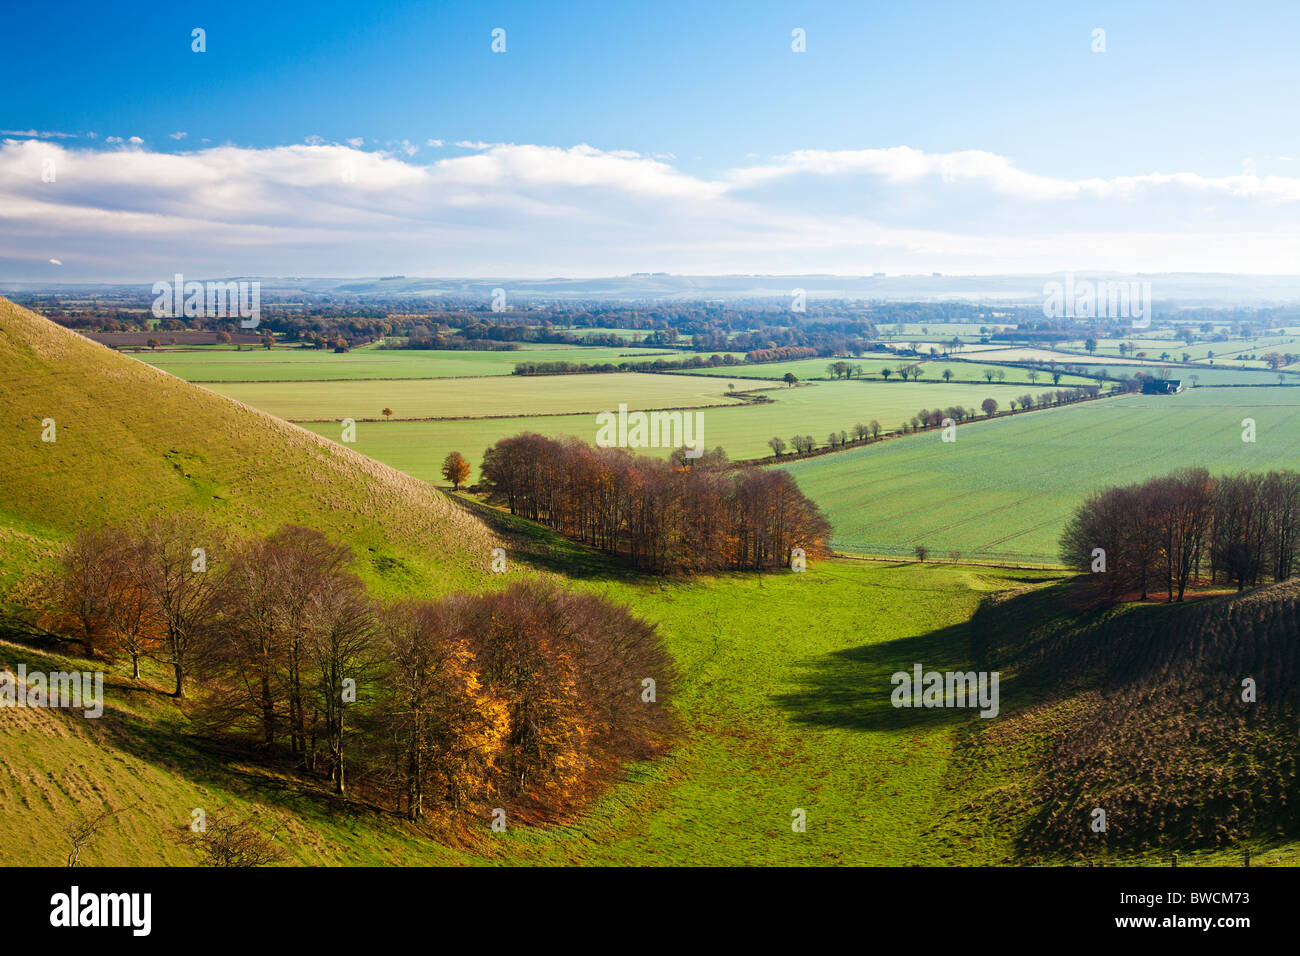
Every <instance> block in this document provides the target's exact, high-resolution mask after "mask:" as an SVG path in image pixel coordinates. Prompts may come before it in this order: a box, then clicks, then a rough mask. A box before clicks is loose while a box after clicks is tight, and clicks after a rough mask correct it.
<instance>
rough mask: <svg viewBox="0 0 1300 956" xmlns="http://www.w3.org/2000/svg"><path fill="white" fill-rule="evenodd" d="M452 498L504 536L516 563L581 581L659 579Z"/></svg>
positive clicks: (488, 509)
mask: <svg viewBox="0 0 1300 956" xmlns="http://www.w3.org/2000/svg"><path fill="white" fill-rule="evenodd" d="M450 497H451V498H452V499H453V500H454V501H456V502H457V503H458V504H459V505H460V506H461V507H462V508H464V509H465V510H466V511H468V512H469V513H470V514H472V515H474V517H476V518H478V519H479V520H480V521H482V522H483V523H484V524H486V525H487V526H488V528H490V529H491V530H492V531H493V532H494V533H495V534H498V535H500V536H501V537H502V538H503V539H505V540H503V541H502V544H503V546H504V547H505V548H506V550H507V553H508V558H509V560H511V561H514V562H515V563H519V564H527V565H529V566H530V567H532V568H535V569H536V570H538V571H547V572H550V573H552V574H560V575H564V576H565V577H569V578H574V579H578V580H619V581H623V582H625V583H629V584H649V583H653V582H656V581H659V580H660V578H658V577H655V576H654V575H648V574H644V573H642V572H639V571H637V570H636V569H634V568H632V567H629V566H628V565H627V564H625V563H624V562H622V561H620V560H619V559H617V558H615V557H612V556H611V555H607V554H604V553H602V552H600V551H597V550H596V549H594V548H591V547H589V546H587V545H585V544H580V543H578V542H576V541H572V540H570V539H569V538H566V537H565V536H564V535H562V534H560V533H559V532H558V531H552V530H551V529H550V528H546V527H543V526H542V525H539V524H537V523H536V522H533V521H528V520H526V519H524V518H519V517H516V516H515V515H512V514H510V513H509V512H508V511H502V510H500V509H499V508H494V507H492V506H491V505H487V504H484V503H483V502H481V501H478V500H476V499H474V498H471V497H469V496H467V495H455V494H452V495H450Z"/></svg>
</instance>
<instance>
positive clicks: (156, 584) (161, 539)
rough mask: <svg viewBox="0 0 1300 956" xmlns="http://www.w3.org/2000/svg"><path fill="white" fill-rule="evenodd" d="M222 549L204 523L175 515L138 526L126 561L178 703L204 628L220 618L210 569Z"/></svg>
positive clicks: (218, 540) (214, 580)
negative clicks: (156, 636)
mask: <svg viewBox="0 0 1300 956" xmlns="http://www.w3.org/2000/svg"><path fill="white" fill-rule="evenodd" d="M221 544H222V542H221V540H220V538H219V537H217V536H216V534H215V533H214V532H213V531H212V530H211V529H210V528H207V527H205V526H204V525H203V524H202V523H201V522H200V521H198V520H196V519H193V518H190V517H187V516H176V515H173V516H169V517H166V518H155V519H154V520H152V521H149V522H147V523H145V524H141V525H139V526H137V528H136V530H135V534H134V535H133V538H132V541H131V547H130V550H129V552H128V555H127V558H126V561H127V564H128V566H129V568H130V574H131V575H132V576H133V579H134V584H135V586H137V587H139V589H140V590H141V592H142V593H143V595H144V598H145V600H146V601H147V602H148V603H147V608H148V611H147V613H148V615H149V617H150V618H151V619H152V620H153V621H154V622H155V624H156V626H157V627H158V630H159V632H160V635H161V637H162V641H161V650H162V654H163V659H164V660H165V661H166V662H167V663H168V665H170V667H171V668H172V674H173V676H174V678H175V682H176V688H175V690H174V691H173V692H172V696H174V697H184V696H185V680H186V676H187V672H188V669H189V667H190V665H191V664H192V663H193V662H194V660H195V656H196V654H197V652H198V650H199V648H200V645H201V642H202V638H203V633H204V628H205V627H207V626H208V625H209V623H210V622H211V621H213V620H214V618H215V613H216V608H215V602H214V596H215V594H216V583H217V582H216V575H215V574H213V573H210V572H209V566H210V564H212V563H213V562H214V560H215V559H216V558H217V557H218V555H219V554H220V548H221Z"/></svg>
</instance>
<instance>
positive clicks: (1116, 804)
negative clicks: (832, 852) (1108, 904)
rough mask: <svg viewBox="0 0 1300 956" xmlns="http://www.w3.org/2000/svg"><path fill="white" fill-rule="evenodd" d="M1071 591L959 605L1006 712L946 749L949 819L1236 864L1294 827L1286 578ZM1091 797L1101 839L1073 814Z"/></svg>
mask: <svg viewBox="0 0 1300 956" xmlns="http://www.w3.org/2000/svg"><path fill="white" fill-rule="evenodd" d="M1072 603H1073V594H1072V592H1071V591H1070V589H1069V585H1068V584H1060V585H1056V586H1054V587H1050V588H1047V589H1042V590H1037V591H1031V592H1025V593H1022V594H1019V595H1015V596H1005V595H1003V596H999V597H998V598H994V599H992V600H990V601H988V602H986V604H985V606H984V607H983V608H981V610H980V611H979V612H978V613H977V614H976V615H975V616H974V617H973V619H972V622H971V626H972V641H973V647H972V652H973V656H974V657H975V658H976V659H977V660H980V661H981V663H982V666H984V667H988V668H990V669H995V670H999V671H1001V673H1002V694H1003V702H1004V705H1003V715H1004V718H1005V719H1003V718H1000V719H999V720H997V721H993V722H990V724H989V725H988V726H977V727H975V728H973V729H972V731H971V732H970V733H968V734H967V735H966V737H965V740H964V742H963V744H962V746H961V747H960V748H959V749H958V753H957V759H956V760H955V762H954V765H953V771H952V774H951V776H952V778H953V780H954V781H957V784H956V792H957V793H958V794H960V800H959V801H958V802H957V803H956V806H955V809H954V810H953V811H952V817H951V818H950V819H949V820H948V821H947V822H948V824H949V825H951V824H952V823H953V822H954V818H957V819H963V820H964V821H965V823H966V824H967V825H969V826H970V827H971V828H972V831H973V832H974V831H979V830H984V831H987V830H989V829H996V830H1000V831H1002V832H1003V833H1004V834H1009V835H1014V838H1015V843H1016V848H1017V850H1016V852H1017V855H1019V856H1021V857H1022V858H1024V859H1028V860H1031V861H1058V860H1080V859H1089V860H1107V859H1110V860H1115V859H1134V858H1136V859H1146V860H1152V859H1163V858H1164V857H1166V856H1167V855H1168V854H1169V853H1170V852H1175V851H1176V852H1179V853H1180V854H1183V853H1192V854H1200V855H1207V854H1208V855H1209V858H1211V859H1212V858H1214V855H1215V854H1218V855H1220V856H1222V855H1223V854H1230V855H1229V857H1228V858H1229V859H1232V860H1233V861H1234V862H1236V861H1237V859H1238V858H1237V857H1236V856H1234V855H1233V854H1238V853H1239V852H1240V850H1241V849H1242V848H1244V847H1251V848H1252V849H1253V850H1255V851H1259V850H1261V849H1263V848H1266V847H1277V846H1279V845H1285V844H1286V843H1288V842H1290V841H1294V840H1295V839H1296V838H1297V836H1300V814H1298V813H1297V807H1298V806H1300V802H1298V801H1297V797H1298V796H1300V776H1298V775H1297V760H1298V758H1300V748H1298V747H1297V744H1296V736H1295V725H1296V719H1297V716H1300V690H1298V689H1297V688H1300V652H1298V645H1297V642H1296V637H1297V636H1298V635H1300V582H1296V581H1287V582H1283V583H1281V584H1275V585H1271V586H1268V587H1264V588H1259V589H1257V590H1255V591H1253V592H1247V593H1245V594H1242V595H1236V594H1233V595H1224V596H1220V597H1211V598H1207V599H1202V600H1200V601H1194V602H1191V603H1187V604H1181V605H1180V604H1174V605H1139V604H1133V605H1125V606H1121V607H1119V608H1113V609H1109V610H1105V611H1088V610H1080V609H1078V608H1075V607H1073V606H1072ZM1246 678H1250V679H1252V680H1253V681H1254V685H1255V693H1256V694H1257V699H1256V700H1255V701H1254V702H1247V701H1245V700H1243V681H1244V680H1245V679H1246ZM1008 781H1016V783H1014V784H1009V783H1008ZM1098 807H1100V808H1102V809H1104V810H1105V811H1106V814H1107V831H1106V833H1105V834H1104V835H1100V834H1097V833H1094V832H1092V831H1091V829H1090V828H1089V823H1090V821H1091V814H1092V812H1093V810H1094V809H1095V808H1098Z"/></svg>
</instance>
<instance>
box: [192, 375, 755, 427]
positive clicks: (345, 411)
mask: <svg viewBox="0 0 1300 956" xmlns="http://www.w3.org/2000/svg"><path fill="white" fill-rule="evenodd" d="M211 387H212V389H213V391H216V392H219V393H221V394H222V395H226V396H228V397H230V398H233V399H236V400H237V401H241V402H244V403H246V404H248V405H252V406H253V407H254V408H259V409H261V410H262V411H264V412H268V413H270V414H272V415H275V416H277V417H279V418H285V419H288V420H289V421H331V420H332V421H335V422H337V421H339V420H341V419H344V418H352V419H356V420H358V421H359V420H363V419H380V418H383V415H382V411H383V409H384V408H391V409H392V410H393V418H395V419H418V418H470V417H473V418H487V417H490V416H496V415H530V414H531V415H562V414H572V413H576V412H599V411H606V410H614V411H616V410H617V409H618V406H619V404H620V403H622V402H626V403H627V404H628V406H629V407H631V408H683V407H687V406H691V407H698V406H704V405H721V404H727V403H729V402H737V401H738V400H737V399H735V398H729V397H728V396H727V394H726V391H727V390H726V386H725V385H724V384H723V383H722V382H719V381H717V380H716V379H701V378H689V377H687V376H684V375H652V374H648V373H643V372H610V373H607V374H605V373H602V374H581V375H546V376H525V375H508V376H491V377H483V378H473V379H419V380H416V379H402V380H394V381H374V380H369V381H366V380H361V381H345V382H256V383H245V382H229V383H214V384H212V386H211Z"/></svg>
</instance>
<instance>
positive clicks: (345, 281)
mask: <svg viewBox="0 0 1300 956" xmlns="http://www.w3.org/2000/svg"><path fill="white" fill-rule="evenodd" d="M1072 275H1073V278H1074V280H1075V281H1076V282H1080V281H1092V282H1096V283H1105V282H1149V283H1150V284H1151V296H1152V299H1153V300H1154V301H1156V302H1175V303H1177V304H1179V305H1182V306H1189V307H1192V306H1209V307H1223V306H1262V305H1281V304H1290V303H1296V302H1300V275H1234V274H1228V273H1195V272H1181V273H1141V274H1139V273H1119V272H1095V271H1088V270H1080V271H1077V272H1074V273H1072ZM196 278H199V277H196ZM201 278H203V279H205V280H216V279H223V280H226V279H236V278H238V279H257V280H258V281H260V282H261V284H262V294H263V296H270V295H290V296H292V295H293V294H295V293H306V294H309V295H328V294H338V295H349V296H361V297H365V296H389V297H392V296H403V295H409V296H441V297H445V298H447V299H448V300H449V301H452V300H464V299H474V300H479V301H488V300H490V299H491V298H492V295H493V290H495V289H498V288H500V289H504V290H505V291H506V294H507V297H508V301H510V302H511V303H527V302H529V301H532V302H555V301H579V300H586V301H599V300H608V301H611V302H623V303H642V304H649V303H660V302H700V301H716V302H727V303H739V302H751V303H752V302H757V301H765V302H768V303H786V304H788V303H789V301H790V297H791V295H792V294H793V292H794V290H795V289H803V290H804V292H805V293H806V294H807V296H808V297H809V298H810V299H864V300H868V301H870V300H875V301H907V302H916V301H948V302H951V301H965V302H984V303H999V302H1001V303H1020V304H1041V303H1042V301H1043V296H1044V284H1045V283H1047V282H1050V281H1057V282H1060V281H1063V280H1064V278H1065V273H1052V274H1041V275H937V274H925V275H884V274H883V273H881V274H875V275H860V276H844V275H670V274H668V273H662V272H656V273H634V274H632V275H625V276H600V277H587V278H566V277H554V278H541V279H539V278H533V279H528V278H517V277H516V278H511V277H509V276H499V277H495V278H474V279H469V278H455V277H420V276H385V277H383V278H373V277H364V276H358V277H346V276H339V277H324V278H298V277H275V276H203V277H201ZM114 289H131V290H135V291H137V292H138V293H139V294H140V295H144V294H146V293H148V292H149V289H150V284H149V283H141V284H130V283H120V284H103V283H100V284H91V283H79V284H75V285H73V284H66V285H57V284H50V283H42V282H14V281H9V282H3V281H0V292H3V291H6V290H10V291H15V292H26V293H33V292H51V291H60V290H62V291H64V292H65V293H66V292H68V291H71V290H80V291H83V292H91V291H111V290H114Z"/></svg>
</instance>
